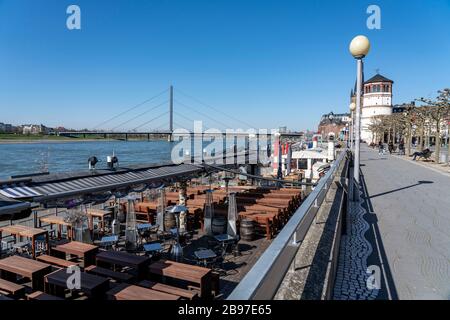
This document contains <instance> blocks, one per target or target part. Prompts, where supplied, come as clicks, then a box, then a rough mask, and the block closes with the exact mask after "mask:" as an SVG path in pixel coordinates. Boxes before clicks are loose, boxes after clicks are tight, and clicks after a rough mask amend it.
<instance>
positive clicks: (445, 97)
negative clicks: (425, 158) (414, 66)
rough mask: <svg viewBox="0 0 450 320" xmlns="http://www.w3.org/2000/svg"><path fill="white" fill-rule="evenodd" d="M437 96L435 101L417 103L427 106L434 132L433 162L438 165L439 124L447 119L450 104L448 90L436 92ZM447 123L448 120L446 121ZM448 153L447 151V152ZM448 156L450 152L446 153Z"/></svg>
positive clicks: (428, 100)
mask: <svg viewBox="0 0 450 320" xmlns="http://www.w3.org/2000/svg"><path fill="white" fill-rule="evenodd" d="M438 94H439V95H438V96H437V98H436V100H431V99H425V98H420V99H417V101H420V102H423V103H425V104H427V106H426V110H427V113H428V115H429V117H430V118H431V119H432V120H433V122H434V125H435V128H436V131H435V141H436V142H435V146H436V148H435V155H434V161H435V162H436V163H439V160H440V159H439V158H440V153H441V124H442V122H443V121H444V119H447V117H448V115H449V112H450V102H449V95H450V89H444V90H440V91H438ZM447 121H448V120H447ZM448 152H449V151H448ZM448 154H450V152H449V153H448Z"/></svg>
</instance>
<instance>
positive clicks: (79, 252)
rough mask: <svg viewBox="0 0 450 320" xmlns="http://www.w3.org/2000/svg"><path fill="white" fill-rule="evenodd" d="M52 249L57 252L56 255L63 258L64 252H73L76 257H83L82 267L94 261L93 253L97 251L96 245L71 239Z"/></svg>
mask: <svg viewBox="0 0 450 320" xmlns="http://www.w3.org/2000/svg"><path fill="white" fill-rule="evenodd" d="M53 250H54V251H56V252H59V254H58V257H60V258H64V259H65V257H66V254H73V255H75V256H77V257H80V258H83V261H84V267H85V268H86V267H87V266H90V265H92V264H94V263H95V255H96V253H97V252H98V247H97V246H94V245H92V244H87V243H83V242H78V241H71V242H68V243H66V244H61V245H59V246H56V247H55V248H53Z"/></svg>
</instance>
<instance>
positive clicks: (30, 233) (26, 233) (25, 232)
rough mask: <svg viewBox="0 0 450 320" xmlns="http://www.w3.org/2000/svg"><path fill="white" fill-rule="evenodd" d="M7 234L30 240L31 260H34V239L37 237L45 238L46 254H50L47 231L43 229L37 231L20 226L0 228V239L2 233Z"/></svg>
mask: <svg viewBox="0 0 450 320" xmlns="http://www.w3.org/2000/svg"><path fill="white" fill-rule="evenodd" d="M3 232H4V233H9V234H11V235H14V236H15V237H17V236H19V237H25V238H29V239H31V251H32V255H33V259H34V258H36V238H37V237H38V236H42V235H43V236H45V243H46V246H47V252H50V248H49V245H48V231H47V230H44V229H37V228H32V227H27V226H22V225H18V224H16V225H11V226H6V227H2V228H0V239H1V238H2V233H3Z"/></svg>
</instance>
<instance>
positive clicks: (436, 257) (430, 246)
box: [334, 145, 450, 300]
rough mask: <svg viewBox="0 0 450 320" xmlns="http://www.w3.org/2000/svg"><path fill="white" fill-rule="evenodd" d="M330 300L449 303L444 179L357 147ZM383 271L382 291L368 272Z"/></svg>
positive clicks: (449, 204) (448, 186)
mask: <svg viewBox="0 0 450 320" xmlns="http://www.w3.org/2000/svg"><path fill="white" fill-rule="evenodd" d="M361 171H362V179H361V181H362V198H361V203H360V204H353V205H352V206H350V210H349V213H348V216H347V235H346V236H344V237H343V239H342V242H341V251H340V260H339V267H338V274H337V280H336V286H335V293H334V297H335V299H402V300H405V299H450V176H449V175H448V174H446V173H440V172H438V171H437V170H431V169H429V168H427V167H426V166H423V165H418V164H416V163H413V162H411V161H409V160H405V159H402V158H400V157H397V156H391V155H378V152H377V151H376V150H372V149H370V148H368V147H367V146H366V145H362V148H361ZM373 266H375V268H377V267H376V266H379V267H380V270H381V287H380V290H376V289H375V290H373V289H368V288H367V284H366V282H367V279H368V277H369V274H368V273H367V268H368V267H369V268H372V269H373Z"/></svg>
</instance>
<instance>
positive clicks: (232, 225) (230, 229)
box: [227, 192, 238, 238]
mask: <svg viewBox="0 0 450 320" xmlns="http://www.w3.org/2000/svg"><path fill="white" fill-rule="evenodd" d="M237 219H238V213H237V206H236V192H232V193H230V194H229V195H228V223H227V234H228V235H229V236H231V237H234V238H236V237H237V235H238V233H237V227H236V220H237Z"/></svg>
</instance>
